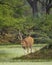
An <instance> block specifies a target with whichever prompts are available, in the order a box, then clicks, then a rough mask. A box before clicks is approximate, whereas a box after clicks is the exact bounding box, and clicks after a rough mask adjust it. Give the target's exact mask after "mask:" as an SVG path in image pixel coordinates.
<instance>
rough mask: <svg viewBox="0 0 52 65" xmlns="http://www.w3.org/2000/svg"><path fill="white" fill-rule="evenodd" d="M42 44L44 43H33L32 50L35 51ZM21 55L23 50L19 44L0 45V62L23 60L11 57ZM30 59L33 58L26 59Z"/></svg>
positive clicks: (42, 45)
mask: <svg viewBox="0 0 52 65" xmlns="http://www.w3.org/2000/svg"><path fill="white" fill-rule="evenodd" d="M44 46H45V44H35V45H33V51H34V52H36V51H37V50H39V49H41V48H42V47H44ZM35 49H36V50H35ZM23 55H24V50H23V48H22V47H21V45H0V62H15V61H23V60H21V59H15V60H14V59H13V58H19V57H22V56H23ZM32 60H33V59H31V60H28V61H32ZM34 60H36V59H34ZM34 60H33V61H34ZM26 61H27V60H26ZM36 61H37V60H36Z"/></svg>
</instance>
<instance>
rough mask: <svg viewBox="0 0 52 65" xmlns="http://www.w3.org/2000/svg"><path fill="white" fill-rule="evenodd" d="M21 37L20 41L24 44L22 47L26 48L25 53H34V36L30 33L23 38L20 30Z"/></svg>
mask: <svg viewBox="0 0 52 65" xmlns="http://www.w3.org/2000/svg"><path fill="white" fill-rule="evenodd" d="M19 37H20V43H21V45H22V48H23V49H24V50H25V53H27V54H28V53H32V45H33V43H34V39H33V37H31V36H30V35H29V36H27V37H25V38H24V39H23V37H22V34H21V32H19Z"/></svg>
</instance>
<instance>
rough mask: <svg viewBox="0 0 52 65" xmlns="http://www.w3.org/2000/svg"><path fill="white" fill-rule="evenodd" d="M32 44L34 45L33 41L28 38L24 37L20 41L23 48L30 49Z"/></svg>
mask: <svg viewBox="0 0 52 65" xmlns="http://www.w3.org/2000/svg"><path fill="white" fill-rule="evenodd" d="M33 43H34V39H33V38H32V37H30V36H28V37H26V38H25V39H23V40H22V41H21V45H22V47H24V48H28V47H29V48H31V47H32V45H33Z"/></svg>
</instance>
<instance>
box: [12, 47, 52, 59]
mask: <svg viewBox="0 0 52 65" xmlns="http://www.w3.org/2000/svg"><path fill="white" fill-rule="evenodd" d="M19 59H21V60H32V59H33V60H35V59H37V60H39V59H43V60H45V59H46V60H49V59H51V60H52V48H49V49H47V46H45V47H44V48H42V49H40V50H39V51H36V52H34V53H30V54H28V55H23V56H21V57H15V58H13V60H19Z"/></svg>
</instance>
